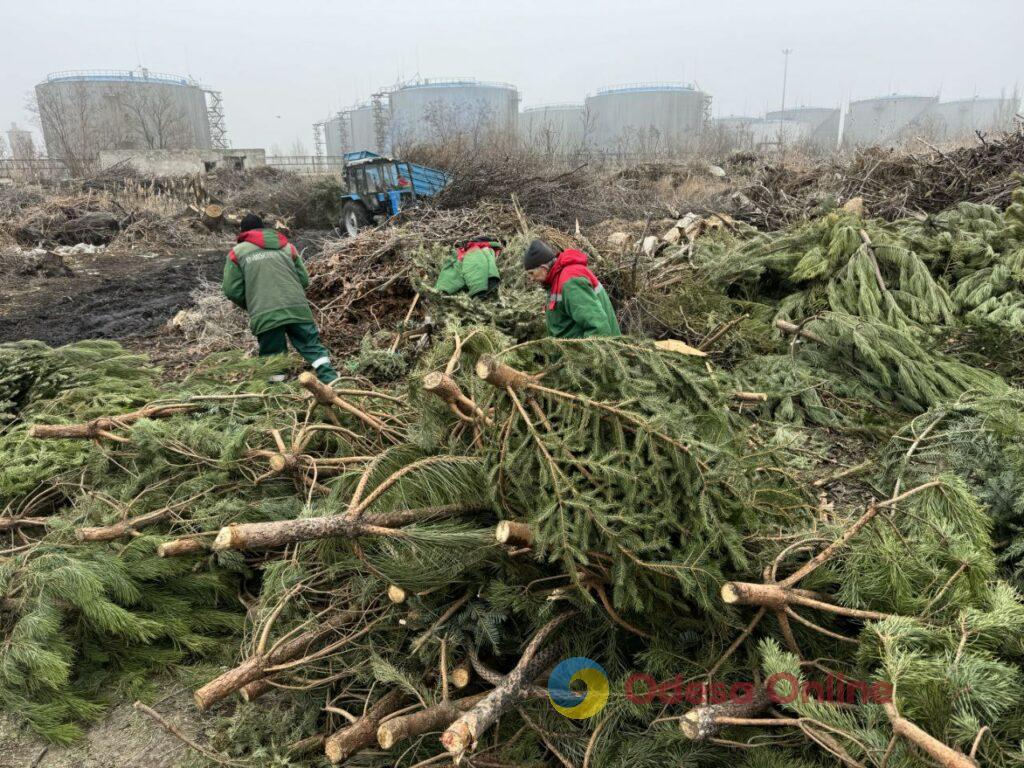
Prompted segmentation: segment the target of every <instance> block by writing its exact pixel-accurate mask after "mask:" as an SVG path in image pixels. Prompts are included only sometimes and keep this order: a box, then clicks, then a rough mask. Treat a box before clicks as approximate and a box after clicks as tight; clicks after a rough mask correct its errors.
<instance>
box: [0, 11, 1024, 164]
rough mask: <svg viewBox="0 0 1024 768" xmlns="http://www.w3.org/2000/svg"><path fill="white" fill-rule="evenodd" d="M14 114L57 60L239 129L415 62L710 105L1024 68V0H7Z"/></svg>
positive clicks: (832, 100) (573, 95)
mask: <svg viewBox="0 0 1024 768" xmlns="http://www.w3.org/2000/svg"><path fill="white" fill-rule="evenodd" d="M0 29H3V30H4V33H5V34H4V36H3V37H4V40H3V45H2V46H0V64H2V72H3V75H2V79H0V125H2V126H3V127H4V128H6V127H7V124H8V123H10V122H11V121H18V122H19V123H22V124H24V123H27V122H28V120H29V116H28V113H27V112H26V110H25V107H24V103H25V98H26V95H27V94H28V93H29V92H30V91H31V90H32V88H33V86H34V85H35V84H36V83H37V82H39V81H40V80H41V79H43V78H44V77H45V75H46V74H47V73H48V72H53V71H57V70H65V69H132V68H135V67H138V66H139V65H143V66H146V67H148V68H149V69H150V70H152V71H155V72H169V73H174V74H186V75H191V76H193V77H195V78H196V79H198V80H200V81H202V82H203V83H204V84H207V85H208V86H210V87H212V88H215V89H217V90H220V91H222V92H223V95H224V107H225V111H226V113H227V127H228V137H229V139H230V141H231V143H232V144H233V146H235V147H266V148H268V149H269V148H271V146H272V145H274V144H277V145H278V146H279V147H280V148H281V149H282V150H283V151H286V152H287V151H288V148H289V147H290V146H291V145H292V143H293V142H294V141H295V140H296V139H300V140H301V141H302V142H303V144H304V145H305V147H306V148H307V149H309V150H310V151H311V150H312V138H311V137H312V129H311V124H312V123H313V122H315V121H317V120H321V119H323V118H324V117H326V116H329V115H330V114H332V113H333V112H335V111H336V110H337V109H339V108H341V107H344V106H347V105H349V104H351V103H353V102H355V101H357V100H362V99H365V98H367V97H368V96H369V95H370V93H372V92H373V90H375V89H377V88H379V87H381V86H383V85H387V84H389V83H394V82H395V81H397V80H399V79H400V78H401V79H408V78H412V77H414V76H416V75H420V76H422V77H455V76H469V77H475V78H478V79H481V80H499V81H505V82H510V83H513V84H515V85H516V86H518V87H519V89H520V91H521V93H522V97H523V104H524V105H525V106H531V105H535V104H543V103H550V102H564V101H577V102H581V101H582V100H583V97H584V96H585V95H586V94H587V93H589V92H592V91H594V90H596V89H598V88H601V87H604V86H608V85H615V84H623V83H634V82H648V81H687V82H696V83H697V84H698V85H699V86H700V87H701V88H703V89H704V90H706V91H707V92H709V93H710V94H712V96H713V99H714V101H713V106H712V111H713V113H714V114H715V115H716V116H718V115H730V114H755V115H756V114H762V113H763V112H764V111H765V109H766V108H768V109H777V108H778V104H779V101H780V97H781V90H782V66H783V56H782V53H781V51H782V49H783V48H791V49H793V53H792V56H791V58H790V68H789V91H788V94H789V95H788V96H787V104H788V105H790V106H793V105H825V106H838V105H839V104H840V103H841V102H843V101H845V100H847V99H849V98H851V97H852V98H854V99H858V98H869V97H872V96H879V95H885V94H889V93H894V92H899V93H905V94H927V95H931V94H936V93H941V95H942V97H943V98H944V99H946V98H965V97H971V96H974V95H980V96H998V95H999V94H1000V92H1001V91H1003V90H1005V91H1006V92H1007V93H1008V92H1009V91H1010V90H1011V89H1013V88H1014V86H1015V85H1018V84H1019V85H1022V86H1024V0H857V2H837V1H836V0H702V1H700V2H698V1H697V0H679V1H678V2H669V0H618V1H617V2H611V1H610V0H514V1H513V2H508V1H505V2H495V1H494V0H491V1H490V2H466V1H463V2H459V1H457V0H387V1H386V2H372V1H369V0H363V1H361V2H353V1H352V0H338V1H337V2H327V1H326V0H247V1H246V2H244V3H241V2H234V1H233V0H219V1H218V2H211V1H210V0H162V1H161V2H157V1H156V0H138V1H137V2H130V1H129V0H113V1H111V0H37V1H36V2H29V1H28V0H0Z"/></svg>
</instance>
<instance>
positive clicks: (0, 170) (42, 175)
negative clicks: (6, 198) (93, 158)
mask: <svg viewBox="0 0 1024 768" xmlns="http://www.w3.org/2000/svg"><path fill="white" fill-rule="evenodd" d="M67 178H69V174H68V168H67V166H66V165H65V164H64V161H63V160H11V159H5V160H0V179H4V180H7V181H18V182H38V181H60V180H62V179H67Z"/></svg>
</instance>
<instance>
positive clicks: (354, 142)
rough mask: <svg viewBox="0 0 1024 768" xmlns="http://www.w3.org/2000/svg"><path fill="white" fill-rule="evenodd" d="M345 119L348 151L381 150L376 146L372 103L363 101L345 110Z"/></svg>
mask: <svg viewBox="0 0 1024 768" xmlns="http://www.w3.org/2000/svg"><path fill="white" fill-rule="evenodd" d="M345 121H346V122H347V123H348V145H347V146H348V148H347V150H346V151H348V152H358V151H360V150H364V149H368V150H371V151H373V152H378V151H382V149H378V147H377V122H376V118H375V115H374V109H373V104H372V103H371V102H364V103H362V104H356V105H355V106H354V107H351V108H350V109H346V110H345Z"/></svg>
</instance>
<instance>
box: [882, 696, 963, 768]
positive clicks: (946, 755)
mask: <svg viewBox="0 0 1024 768" xmlns="http://www.w3.org/2000/svg"><path fill="white" fill-rule="evenodd" d="M882 706H883V707H885V714H886V717H888V718H889V723H890V724H891V725H892V731H893V733H895V734H896V735H898V736H902V737H903V738H905V739H906V740H907V741H909V742H910V743H911V744H913V745H914V746H916V747H917V748H918V749H920V750H921V751H922V752H924V753H926V754H927V755H928V756H929V757H931V758H932V759H933V760H935V761H936V762H937V763H938V764H939V765H941V766H942V767H943V768H978V763H977V761H975V760H973V759H972V758H970V757H968V756H967V755H965V754H964V753H963V752H960V751H958V750H955V749H953V748H952V747H950V746H947V745H946V744H944V743H943V742H941V741H939V740H938V739H936V738H935V737H934V736H932V735H931V734H930V733H928V732H926V731H924V730H923V729H921V728H919V727H918V726H916V725H914V723H912V722H911V721H910V720H907V718H905V717H903V716H902V715H901V714H900V713H899V712H897V711H896V707H895V706H893V705H892V704H891V703H887V704H883V705H882Z"/></svg>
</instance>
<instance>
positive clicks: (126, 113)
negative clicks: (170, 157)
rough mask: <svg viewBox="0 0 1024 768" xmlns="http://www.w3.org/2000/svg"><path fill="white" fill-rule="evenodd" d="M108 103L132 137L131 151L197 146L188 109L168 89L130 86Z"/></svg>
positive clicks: (119, 90) (117, 91)
mask: <svg viewBox="0 0 1024 768" xmlns="http://www.w3.org/2000/svg"><path fill="white" fill-rule="evenodd" d="M107 99H108V101H109V103H110V111H111V113H112V115H113V116H115V117H116V120H117V121H118V122H119V123H121V124H122V125H124V126H125V128H126V130H127V132H129V133H130V134H131V135H130V137H129V138H128V141H129V143H130V144H131V146H130V147H127V148H136V147H137V148H140V149H184V148H186V147H189V146H191V145H193V144H194V143H195V140H194V139H195V137H194V136H193V135H192V128H191V125H190V124H189V121H188V115H186V114H185V108H184V107H183V106H182V105H181V103H180V102H179V101H177V100H176V99H175V98H174V95H173V94H172V93H171V92H169V91H168V90H166V89H165V88H159V87H148V88H136V87H132V86H131V85H127V84H126V85H125V86H123V87H120V88H116V89H114V90H113V91H112V92H110V93H109V94H107Z"/></svg>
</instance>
